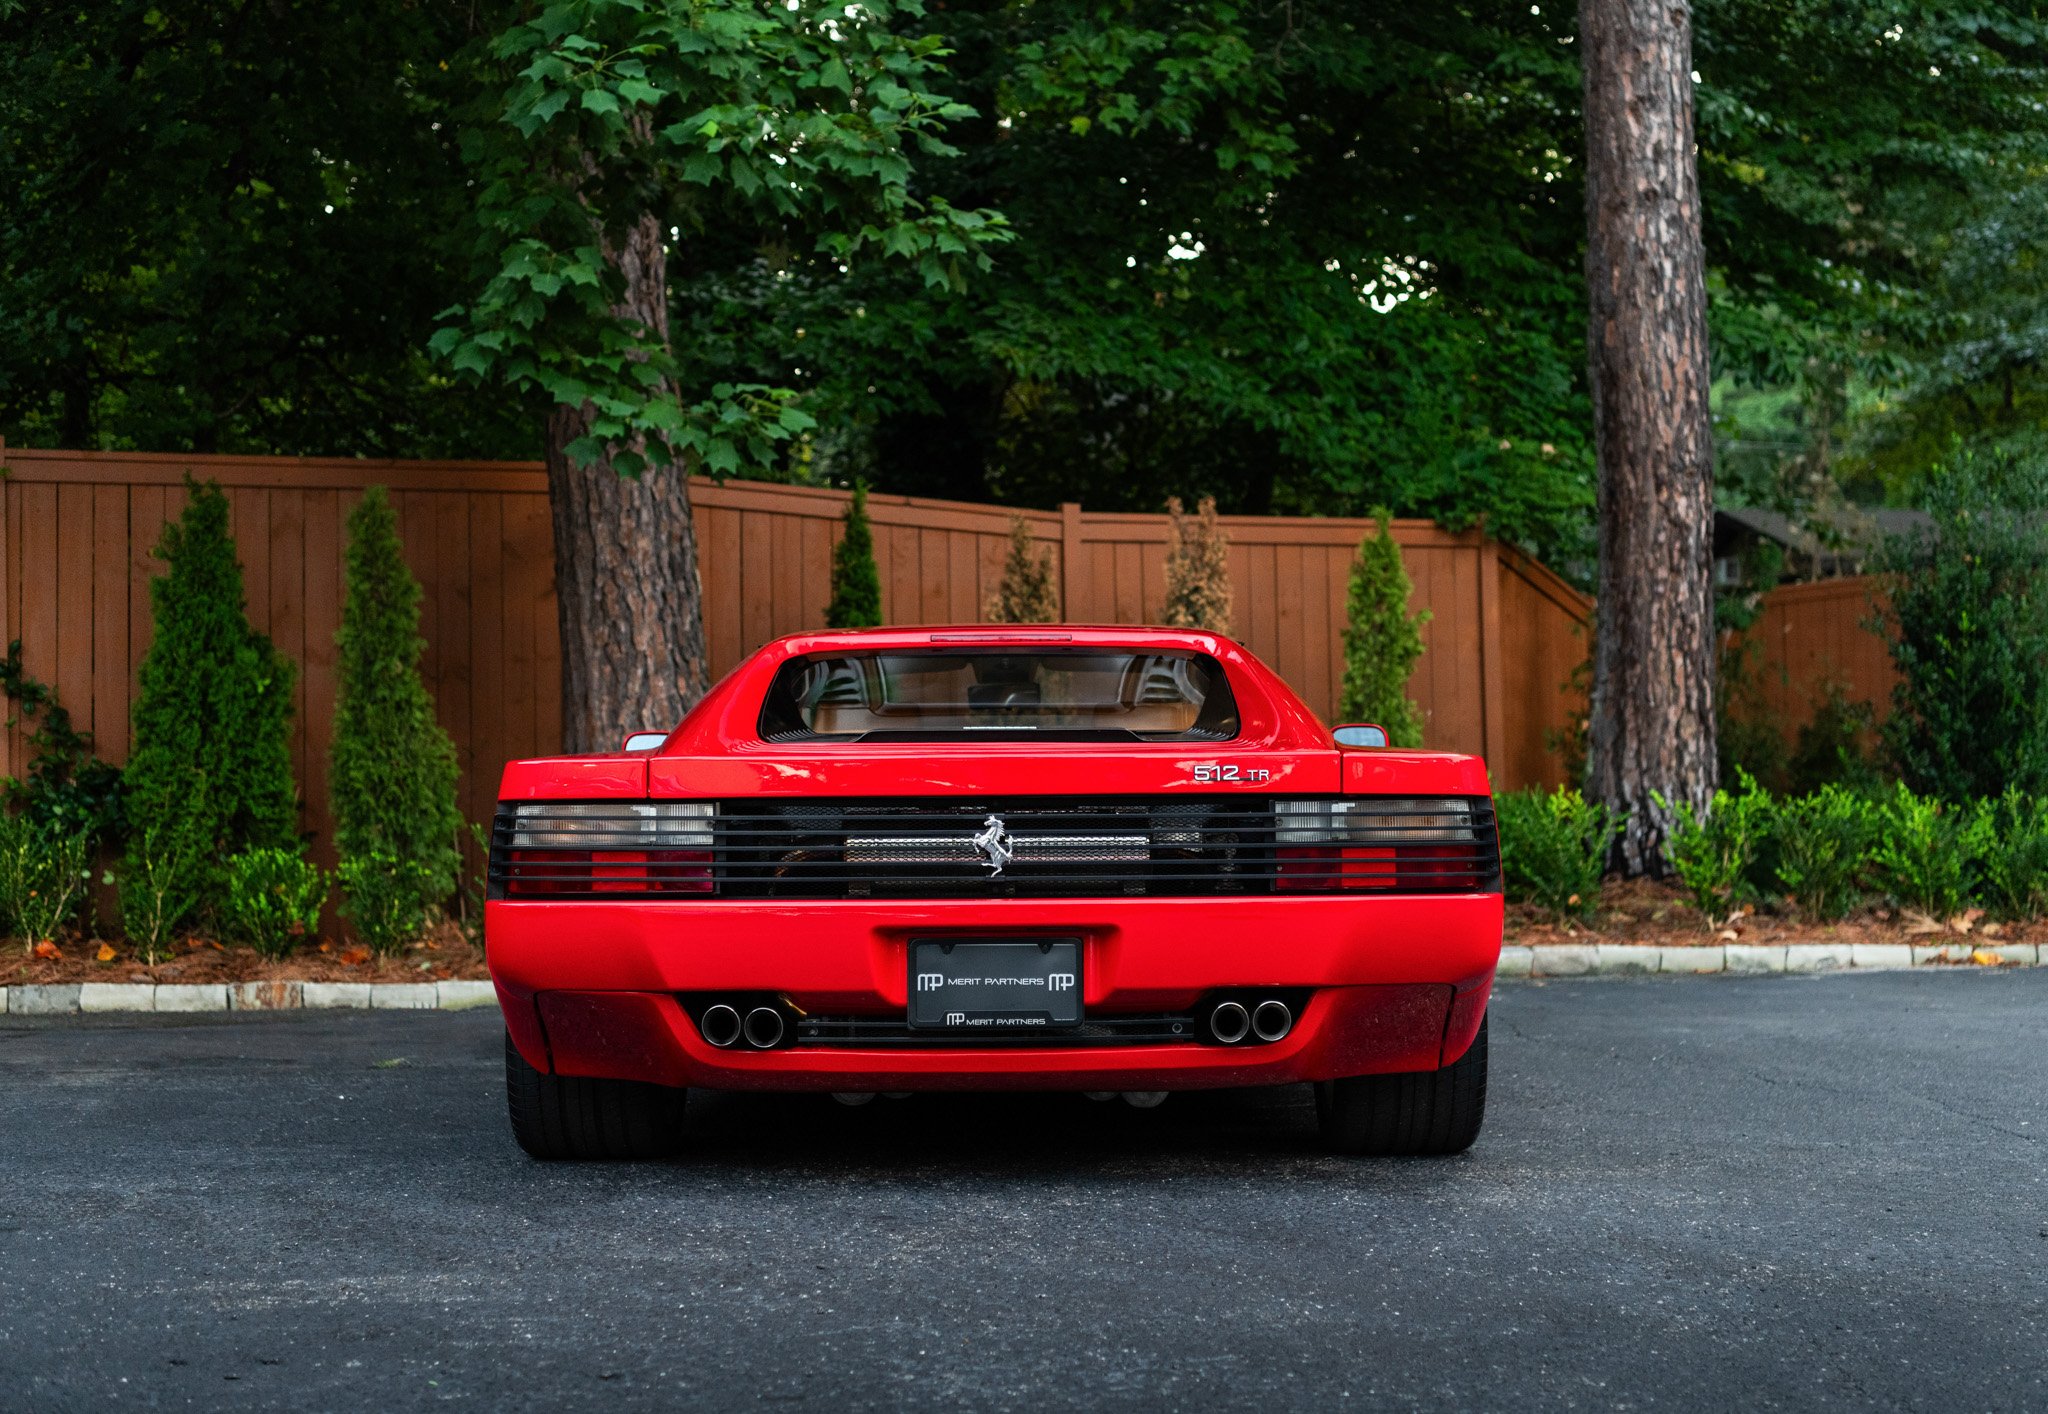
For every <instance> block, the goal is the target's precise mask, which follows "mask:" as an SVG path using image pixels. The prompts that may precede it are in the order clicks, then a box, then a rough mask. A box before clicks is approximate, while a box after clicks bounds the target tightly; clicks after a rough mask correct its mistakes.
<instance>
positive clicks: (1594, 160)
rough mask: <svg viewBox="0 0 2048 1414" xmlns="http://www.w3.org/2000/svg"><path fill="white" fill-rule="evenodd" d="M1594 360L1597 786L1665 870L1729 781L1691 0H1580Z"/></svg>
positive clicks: (1635, 845) (1652, 862) (1632, 870)
mask: <svg viewBox="0 0 2048 1414" xmlns="http://www.w3.org/2000/svg"><path fill="white" fill-rule="evenodd" d="M1579 48H1580V51H1581V53H1580V58H1581V62H1582V63H1583V64H1584V66H1585V113H1586V286H1587V296H1588V305H1589V311H1588V312H1589V321H1588V328H1587V345H1588V359H1589V364H1590V374H1591V383H1592V392H1593V417H1594V435H1595V445H1596V447H1597V450H1598V455H1599V492H1598V511H1597V514H1598V517H1599V535H1600V572H1599V608H1598V611H1597V613H1598V622H1597V625H1596V627H1595V632H1594V649H1593V701H1592V731H1591V740H1590V742H1589V743H1588V754H1589V766H1590V790H1591V792H1592V793H1593V795H1594V796H1595V797H1596V798H1597V799H1599V800H1600V801H1602V802H1603V803H1604V804H1606V805H1607V806H1608V807H1609V808H1610V809H1613V810H1616V811H1625V812H1627V823H1626V825H1625V826H1624V828H1623V831H1622V834H1621V838H1620V840H1619V841H1618V843H1617V846H1616V852H1617V855H1618V861H1619V865H1620V868H1621V869H1622V871H1623V872H1624V873H1626V874H1629V875H1640V874H1646V873H1648V874H1657V873H1662V872H1663V868H1664V860H1663V854H1662V848H1663V843H1664V840H1665V838H1666V836H1667V834H1668V833H1669V831H1670V827H1671V810H1670V809H1669V808H1668V807H1667V806H1661V805H1659V804H1658V803H1657V797H1659V796H1661V797H1662V798H1663V799H1664V800H1666V801H1668V802H1670V803H1671V804H1673V805H1676V804H1681V803H1682V804H1689V805H1691V806H1693V807H1694V808H1695V809H1703V808H1704V807H1705V805H1706V803H1707V800H1708V798H1709V797H1710V796H1711V795H1712V793H1713V789H1714V782H1715V771H1716V768H1715V751H1714V611H1713V588H1712V568H1713V445H1712V440H1711V433H1710V427H1709V422H1708V409H1707V388H1708V369H1707V322H1706V272H1705V260H1704V255H1703V253H1702V249H1701V243H1700V198H1699V169H1698V159H1697V156H1696V154H1695V151H1694V145H1693V93H1692V77H1691V73H1692V16H1691V10H1690V7H1689V6H1688V5H1687V4H1685V3H1684V0H1580V5H1579Z"/></svg>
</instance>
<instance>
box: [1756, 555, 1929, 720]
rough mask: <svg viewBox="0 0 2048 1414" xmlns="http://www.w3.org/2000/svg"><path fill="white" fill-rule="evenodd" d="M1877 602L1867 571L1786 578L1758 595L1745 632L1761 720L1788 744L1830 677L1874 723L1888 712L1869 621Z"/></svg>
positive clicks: (1886, 665) (1885, 676) (1891, 677)
mask: <svg viewBox="0 0 2048 1414" xmlns="http://www.w3.org/2000/svg"><path fill="white" fill-rule="evenodd" d="M1880 603H1881V598H1880V595H1879V592H1878V581H1877V580H1876V579H1875V578H1874V577H1871V576H1857V577H1854V578H1847V579H1824V580H1820V581H1817V582H1815V583H1813V584H1788V585H1785V586H1784V587H1782V588H1779V589H1773V590H1772V591H1771V592H1770V593H1768V594H1766V595H1765V596H1764V604H1763V610H1764V611H1763V615H1762V617H1761V618H1759V619H1758V620H1757V621H1756V623H1755V624H1754V625H1752V626H1751V628H1750V630H1749V637H1750V641H1751V642H1753V643H1755V644H1756V645H1757V653H1756V658H1755V662H1754V666H1753V671H1754V672H1755V674H1756V681H1757V687H1758V689H1759V693H1760V696H1761V698H1762V701H1763V705H1764V707H1765V710H1766V711H1767V712H1768V714H1769V719H1770V721H1771V722H1772V723H1773V725H1775V726H1776V727H1777V728H1778V729H1779V730H1780V731H1781V732H1782V733H1783V734H1784V736H1785V740H1786V742H1787V743H1788V744H1790V743H1791V742H1792V741H1793V740H1794V739H1795V738H1796V736H1797V735H1798V731H1799V728H1801V727H1802V726H1804V725H1806V723H1807V722H1809V721H1811V720H1812V719H1813V710H1814V706H1815V703H1816V702H1817V701H1818V700H1819V699H1820V696H1821V694H1822V693H1824V692H1825V691H1826V689H1827V687H1828V685H1829V684H1830V683H1839V684H1840V685H1841V687H1842V690H1843V695H1844V696H1845V697H1847V699H1848V700H1849V701H1851V702H1868V703H1870V704H1871V706H1873V707H1875V708H1876V709H1877V716H1878V719H1879V720H1880V721H1881V720H1883V719H1884V717H1885V716H1886V715H1887V714H1888V713H1889V712H1890V710H1891V698H1892V686H1893V684H1894V683H1896V682H1897V681H1898V670H1897V669H1896V668H1894V667H1893V666H1892V659H1891V651H1890V649H1889V648H1888V647H1887V646H1886V641H1885V637H1884V635H1883V634H1882V633H1880V632H1877V631H1876V630H1874V629H1873V628H1872V627H1871V623H1872V620H1873V619H1874V618H1875V617H1876V615H1877V613H1878V609H1879V605H1880Z"/></svg>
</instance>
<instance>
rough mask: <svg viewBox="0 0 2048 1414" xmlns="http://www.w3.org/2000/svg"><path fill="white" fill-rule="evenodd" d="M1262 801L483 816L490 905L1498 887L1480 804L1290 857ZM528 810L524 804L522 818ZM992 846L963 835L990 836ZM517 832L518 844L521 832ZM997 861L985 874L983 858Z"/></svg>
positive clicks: (1383, 809) (910, 802) (934, 802)
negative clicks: (552, 819)
mask: <svg viewBox="0 0 2048 1414" xmlns="http://www.w3.org/2000/svg"><path fill="white" fill-rule="evenodd" d="M1280 799H1283V798H1278V797H1269V796H1253V795H1232V796H1170V797H1160V796H1134V797H1112V798H1099V797H1098V798H1091V799H1086V800H1074V799H1072V798H1070V797H1062V798H1057V799H1054V798H1047V797H1021V798H1020V797H1008V798H990V799H980V800H969V799H960V798H942V799H931V800H914V799H882V800H877V799H873V798H863V799H852V800H818V799H805V798H799V799H790V798H784V799H761V798H750V799H744V800H728V801H721V802H718V803H717V804H716V806H715V807H714V808H712V809H711V810H710V811H709V812H708V813H703V812H702V811H701V809H700V813H697V814H694V815H691V816H689V817H688V818H682V817H679V816H675V815H673V814H669V815H662V816H659V818H653V817H651V815H650V812H661V811H670V812H673V811H675V810H679V809H683V808H685V807H682V806H680V805H676V804H662V803H659V802H643V801H631V800H627V801H616V802H594V803H584V804H576V803H569V802H564V803H562V805H563V808H566V809H570V810H574V811H578V812H581V814H580V816H579V818H578V819H577V821H576V822H575V825H574V828H573V830H572V829H570V828H569V827H567V826H552V825H549V824H547V823H546V822H545V821H536V822H530V824H529V825H522V824H521V823H520V817H519V815H518V811H519V809H520V806H519V805H517V804H516V803H513V802H506V803H503V804H501V805H500V806H499V807H498V818H497V820H496V822H495V825H494V828H493V831H492V839H491V858H490V874H489V882H490V891H491V896H492V897H494V898H505V897H519V898H535V897H542V898H552V897H562V898H569V897H574V898H583V899H591V900H593V901H597V900H608V899H609V900H618V901H632V900H634V899H636V898H637V899H646V898H650V897H670V898H682V897H693V898H710V897H718V898H727V899H891V898H898V899H902V898H917V899H954V898H964V899H977V898H1117V897H1136V896H1145V897H1154V898H1159V897H1234V896H1248V895H1265V894H1273V893H1285V894H1289V895H1294V894H1304V893H1305V894H1314V893H1318V892H1321V893H1331V892H1336V891H1340V890H1341V891H1342V892H1344V893H1345V894H1347V895H1349V894H1354V893H1359V892H1368V893H1369V892H1381V893H1386V892H1393V893H1472V892H1483V891H1491V890H1497V889H1498V888H1499V887H1500V856H1499V848H1498V842H1497V837H1496V834H1495V827H1494V816H1493V807H1492V803H1491V802H1490V801H1487V800H1485V799H1483V798H1480V799H1474V800H1469V801H1467V800H1463V799H1460V800H1459V801H1458V803H1457V810H1458V816H1457V818H1458V819H1459V820H1460V821H1461V822H1462V821H1464V820H1465V819H1466V816H1465V815H1464V813H1463V812H1464V811H1465V810H1467V809H1469V812H1470V814H1469V828H1461V829H1459V830H1457V831H1455V832H1452V833H1451V834H1447V833H1446V832H1445V830H1444V829H1443V825H1444V822H1445V814H1444V810H1443V804H1442V802H1441V801H1438V802H1435V803H1432V802H1429V801H1404V800H1375V801H1373V802H1371V815H1372V819H1373V833H1372V835H1371V837H1370V840H1369V842H1368V843H1367V844H1366V845H1365V846H1364V847H1344V848H1337V847H1331V846H1327V845H1323V846H1316V847H1301V846H1300V845H1299V841H1300V840H1301V839H1302V838H1303V834H1302V830H1301V828H1300V826H1301V823H1302V821H1301V818H1300V817H1295V818H1294V819H1293V820H1292V823H1291V824H1290V823H1289V820H1288V818H1287V817H1284V816H1283V814H1282V812H1280V811H1278V810H1276V808H1275V806H1276V801H1278V800H1280ZM527 808H528V809H529V810H531V809H533V808H534V807H531V806H529V807H527ZM992 820H999V821H1000V824H1001V829H1000V832H998V833H995V835H994V840H995V846H994V848H991V847H989V846H988V845H987V844H977V842H976V836H977V835H981V834H988V833H990V832H991V831H992V830H993V828H994V827H993V826H992V825H991V823H990V822H991V821H992ZM529 828H530V830H531V831H533V833H522V831H524V830H528V829H529ZM1001 851H1007V852H1008V853H1007V856H1006V857H1004V858H1003V859H1002V868H1001V869H1000V870H997V869H996V868H994V867H993V865H994V863H995V858H996V855H997V854H998V853H999V852H1001Z"/></svg>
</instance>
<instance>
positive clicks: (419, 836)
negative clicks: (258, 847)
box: [327, 486, 463, 916]
mask: <svg viewBox="0 0 2048 1414" xmlns="http://www.w3.org/2000/svg"><path fill="white" fill-rule="evenodd" d="M419 625H420V586H419V581H418V580H416V579H414V578H413V574H412V571H411V570H410V569H408V568H407V567H406V563H405V554H404V547H403V546H402V544H401V543H400V541H399V538H398V518H397V516H396V515H395V514H394V513H393V511H392V509H391V500H390V497H389V496H387V495H386V494H385V490H384V488H383V487H381V486H372V487H370V488H369V490H368V491H366V492H365V493H364V495H363V499H362V500H361V501H360V502H359V503H358V504H357V506H356V508H355V509H354V510H353V511H351V512H350V513H349V518H348V552H347V593H346V597H345V598H344V599H343V601H342V608H341V627H340V629H339V630H338V631H337V632H336V633H335V636H334V641H335V646H336V648H337V650H338V659H339V662H338V674H337V676H338V682H337V686H336V693H335V705H334V740H333V744H332V746H331V747H330V748H329V765H328V772H327V789H328V797H329V801H330V809H331V812H332V815H333V819H334V845H335V852H336V853H337V854H338V855H339V856H340V859H341V862H342V865H343V866H344V867H343V874H342V880H343V887H344V888H347V887H348V880H349V879H350V878H352V877H365V878H367V877H372V876H374V877H375V879H376V882H375V883H373V884H372V885H371V887H372V888H373V889H376V890H379V891H381V890H385V889H387V888H390V887H395V884H393V883H392V882H391V878H390V876H388V875H387V874H385V873H383V872H381V871H376V870H372V871H369V873H368V874H364V873H362V872H361V871H358V872H357V873H355V874H351V873H349V872H348V870H347V868H346V866H347V865H348V863H349V861H351V860H357V859H371V858H396V859H403V860H406V861H408V862H409V863H411V864H412V865H414V866H416V868H414V869H410V870H407V871H405V873H404V874H403V878H404V879H406V880H408V881H410V882H411V885H412V886H413V887H416V888H417V889H418V890H419V897H418V899H417V900H415V902H414V905H412V906H409V907H408V910H407V912H408V915H409V913H410V912H411V911H415V910H416V911H417V912H419V913H420V914H421V915H422V916H424V915H425V914H427V913H429V912H431V911H432V910H433V909H434V908H435V907H437V906H438V905H439V904H441V903H442V902H443V901H444V900H446V899H447V898H448V897H449V896H450V895H451V894H453V893H454V892H455V888H456V883H457V874H458V871H459V870H460V868H461V864H462V857H461V853H460V847H459V841H460V838H461V832H462V828H463V821H462V812H461V810H460V809H459V808H458V806H457V805H456V796H455V788H456V783H457V780H458V777H459V772H458V768H457V765H456V759H455V744H454V742H452V741H450V740H449V738H448V733H447V732H445V731H443V730H442V729H441V724H440V722H439V721H437V720H436V719H435V716H434V699H433V696H432V694H430V693H429V692H428V691H427V688H426V684H425V683H423V682H421V681H420V672H419V660H420V652H421V650H422V649H423V648H424V647H425V645H424V644H423V643H422V642H421V640H420V632H419ZM383 907H385V904H384V903H382V902H378V903H375V904H369V903H366V904H365V905H364V908H365V909H366V910H369V911H376V910H378V909H382V908H383Z"/></svg>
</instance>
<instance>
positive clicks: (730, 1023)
mask: <svg viewBox="0 0 2048 1414" xmlns="http://www.w3.org/2000/svg"><path fill="white" fill-rule="evenodd" d="M751 1000H752V999H751V998H748V997H734V998H733V999H731V1000H730V1001H722V1002H713V1003H711V1005H709V1006H707V1007H705V1008H704V1010H702V1011H700V1012H698V1013H697V1034H698V1035H700V1036H702V1037H703V1038H704V1040H705V1041H706V1042H707V1043H708V1044H710V1045H713V1046H716V1047H718V1049H719V1050H721V1051H729V1050H731V1049H733V1048H734V1047H736V1046H737V1047H742V1048H744V1049H749V1050H756V1051H772V1050H774V1049H775V1048H776V1047H778V1046H780V1045H782V1044H783V1043H784V1042H785V1041H787V1040H788V1039H789V1026H790V1021H789V1016H788V1014H787V1013H786V1012H785V1011H784V1009H783V1008H782V1007H779V1006H775V1005H772V1004H771V1003H768V1002H761V1003H759V1004H757V1005H753V1006H749V1005H748V1003H749V1001H751Z"/></svg>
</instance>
